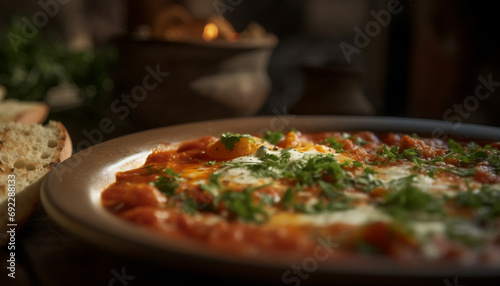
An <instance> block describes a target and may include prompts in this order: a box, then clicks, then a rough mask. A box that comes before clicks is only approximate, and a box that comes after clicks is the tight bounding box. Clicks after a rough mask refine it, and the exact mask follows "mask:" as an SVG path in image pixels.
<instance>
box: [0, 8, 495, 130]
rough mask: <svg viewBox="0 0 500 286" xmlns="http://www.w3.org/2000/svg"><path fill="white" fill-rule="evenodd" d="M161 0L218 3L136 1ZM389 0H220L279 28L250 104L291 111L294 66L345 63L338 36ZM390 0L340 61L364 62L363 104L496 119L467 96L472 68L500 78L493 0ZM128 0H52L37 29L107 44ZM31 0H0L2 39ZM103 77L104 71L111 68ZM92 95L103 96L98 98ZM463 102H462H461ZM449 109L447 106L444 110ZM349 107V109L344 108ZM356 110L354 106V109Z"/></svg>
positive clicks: (302, 80)
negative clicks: (365, 39) (262, 84)
mask: <svg viewBox="0 0 500 286" xmlns="http://www.w3.org/2000/svg"><path fill="white" fill-rule="evenodd" d="M4 2H7V1H4ZM62 2H63V3H64V1H62ZM132 2H133V1H132ZM160 2H163V3H165V5H167V4H171V3H179V4H181V5H184V6H185V7H187V8H188V9H189V10H190V11H191V12H192V13H193V14H194V15H199V16H200V17H203V16H207V15H211V14H214V13H215V12H216V10H215V8H214V7H215V6H214V5H215V3H217V1H206V0H205V1H194V0H191V1H166V0H165V1H159V0H148V1H141V5H143V6H148V5H151V6H154V5H157V6H158V5H159V4H158V3H160ZM219 2H220V3H224V2H223V1H219ZM388 2H391V1H385V0H374V1H367V0H355V1H345V0H311V1H303V0H274V1H264V0H254V1H244V0H243V1H229V2H227V3H226V4H227V5H234V7H232V8H233V9H232V10H227V11H225V13H224V15H223V16H224V17H225V18H226V19H227V20H228V21H230V22H231V23H232V24H233V25H234V27H235V29H236V30H238V31H241V30H243V29H244V28H245V27H246V25H247V24H248V23H250V22H252V21H254V22H258V23H259V24H261V25H262V26H264V27H265V28H266V29H267V30H268V31H269V32H271V33H274V34H276V35H277V36H278V37H279V45H278V46H277V47H276V48H275V49H274V51H273V56H272V57H271V59H270V61H269V67H268V72H269V76H270V78H271V80H272V89H271V91H270V93H269V97H268V100H267V103H266V104H265V105H264V106H263V107H262V109H261V111H260V112H259V114H271V113H272V110H273V109H274V108H278V109H279V110H288V112H290V110H293V106H294V104H296V103H297V102H298V100H299V99H300V98H301V97H306V96H311V95H310V94H309V93H307V90H306V89H305V86H306V84H307V82H306V81H307V77H306V76H307V74H306V72H307V71H305V70H304V69H303V68H302V67H301V65H302V64H304V63H307V62H308V61H309V62H312V61H314V64H320V65H327V64H329V65H334V66H341V65H346V64H348V63H347V60H346V57H345V56H344V54H343V53H342V51H341V49H340V43H348V44H350V45H351V46H355V43H354V40H355V37H356V28H359V29H360V30H362V31H366V30H365V29H366V27H367V25H369V23H370V22H373V21H375V20H376V19H375V17H374V15H373V14H374V13H379V12H380V11H382V10H387V5H388ZM395 3H400V4H399V6H398V7H400V9H401V10H402V11H401V12H400V13H397V14H392V15H391V19H390V21H389V22H388V25H386V26H385V27H381V26H379V28H380V31H379V32H378V33H377V34H376V36H374V37H370V43H369V44H368V45H367V46H366V47H363V48H361V49H360V52H359V53H354V54H352V57H351V59H352V61H351V62H350V63H349V64H348V65H349V66H356V67H360V68H361V70H362V71H363V72H362V74H361V76H362V81H361V82H360V84H361V88H362V91H363V93H364V96H365V97H366V99H367V101H368V102H369V104H370V105H371V106H372V107H373V110H370V111H368V112H366V111H365V113H366V114H368V115H371V114H376V115H388V116H404V117H419V118H431V119H439V120H450V118H451V119H453V120H455V121H459V120H460V121H462V122H469V123H479V124H486V125H494V126H500V120H498V119H499V114H498V112H497V109H498V107H499V106H500V105H499V99H498V90H497V89H496V88H494V90H493V92H492V96H490V97H488V98H487V99H484V100H478V101H477V100H476V101H474V100H473V99H472V101H471V99H470V98H469V101H467V100H466V98H467V97H468V96H474V95H475V88H476V87H477V86H478V85H479V84H481V82H480V81H479V80H478V77H479V76H482V77H484V78H488V76H490V77H491V78H492V80H493V81H497V80H498V81H500V75H498V67H499V55H498V52H497V51H498V41H499V39H498V32H497V29H498V27H499V25H498V23H497V20H496V19H495V15H494V11H495V9H493V6H492V4H490V3H489V2H486V1H465V0H462V1H451V0H449V1H429V0H419V1H396V2H395ZM235 4H236V5H235ZM129 5H130V4H129V3H128V2H126V1H118V0H106V1H96V0H87V1H81V0H79V1H77V0H73V1H69V2H68V3H67V4H60V5H59V8H60V11H59V13H57V14H56V15H55V16H54V17H50V19H49V21H48V23H47V24H46V25H45V26H43V27H41V28H40V29H39V30H40V31H39V32H40V34H41V35H43V36H42V37H45V34H47V33H49V32H52V31H55V32H56V33H57V34H58V35H60V36H61V37H62V39H63V41H64V43H66V44H67V45H68V46H69V47H71V48H73V49H74V50H78V49H80V50H82V49H92V50H94V49H97V50H98V49H102V48H103V47H109V46H112V41H111V39H113V37H116V36H118V35H123V34H127V33H130V32H132V31H133V30H134V28H136V27H137V24H138V21H139V20H138V19H140V17H141V13H146V12H144V11H138V10H131V9H129ZM40 7H41V6H40V5H39V4H38V3H36V2H35V1H15V2H14V1H9V2H8V3H2V9H1V10H0V19H1V20H0V21H1V22H0V27H1V28H2V30H3V31H4V32H3V33H2V35H3V36H4V37H2V38H3V39H2V42H3V46H4V49H5V48H8V47H9V44H8V41H6V37H5V36H6V33H7V31H8V28H9V22H10V21H11V20H12V18H13V17H14V16H15V15H26V17H27V18H28V19H32V18H31V17H32V16H33V15H34V13H35V12H36V11H39V10H40ZM145 11H146V10H145ZM149 13H150V14H151V12H149ZM372 24H373V23H372ZM379 24H380V23H379ZM11 60H12V59H11ZM123 60H126V59H120V58H119V56H118V57H117V59H116V61H123ZM102 61H103V62H104V63H106V62H105V60H102ZM110 68H111V66H110ZM7 72H8V70H7ZM338 76H340V77H341V76H347V75H346V74H341V75H338ZM110 78H111V79H113V78H112V73H110ZM0 84H1V83H0ZM332 84H334V83H333V82H332ZM326 87H327V86H326ZM353 88H354V87H353ZM326 92H327V91H326ZM347 94H349V92H347ZM9 95H10V93H8V94H7V96H8V97H9ZM99 96H100V97H101V98H105V97H106V96H109V95H108V94H102V95H97V96H96V97H99ZM332 96H333V95H332ZM344 96H345V95H344ZM338 100H339V101H341V100H342V96H340V95H339V96H338ZM96 102H98V103H96V104H102V105H103V106H106V105H105V104H103V103H102V102H101V101H99V100H97V101H96ZM475 103H478V104H475ZM464 104H468V105H467V106H464V107H463V108H462V109H461V111H460V110H459V109H458V107H456V105H464ZM97 107H99V106H97ZM466 107H468V109H464V108H466ZM450 109H451V112H450V111H448V110H450ZM447 111H448V116H446V112H447ZM356 112H357V111H356V110H355V109H354V110H353V111H352V112H350V113H351V114H356ZM297 113H298V112H297ZM321 113H326V114H341V113H342V111H339V110H336V109H335V108H333V107H332V108H331V110H330V111H329V110H325V111H321ZM348 113H349V112H348ZM358 114H360V115H363V111H359V112H358ZM453 115H458V116H455V117H453ZM143 128H147V126H143Z"/></svg>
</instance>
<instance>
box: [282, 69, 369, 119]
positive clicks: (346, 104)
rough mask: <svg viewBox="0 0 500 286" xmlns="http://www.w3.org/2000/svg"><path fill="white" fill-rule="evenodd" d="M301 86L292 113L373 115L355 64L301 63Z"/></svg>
mask: <svg viewBox="0 0 500 286" xmlns="http://www.w3.org/2000/svg"><path fill="white" fill-rule="evenodd" d="M301 69H302V71H303V72H304V78H305V87H304V92H303V94H302V95H301V97H300V99H299V100H298V101H297V102H296V103H295V105H294V106H293V107H292V108H291V110H290V112H291V113H293V114H311V115H375V109H374V107H373V106H372V104H371V103H370V102H369V101H368V99H367V98H366V96H365V94H364V91H363V69H362V68H361V67H359V66H356V65H347V64H335V63H322V64H303V65H301Z"/></svg>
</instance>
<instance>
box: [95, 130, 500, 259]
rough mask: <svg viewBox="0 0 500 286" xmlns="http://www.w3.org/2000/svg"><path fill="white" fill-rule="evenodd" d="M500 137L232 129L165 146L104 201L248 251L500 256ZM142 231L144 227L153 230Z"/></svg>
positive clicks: (170, 230) (170, 229)
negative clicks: (259, 132) (237, 131)
mask: <svg viewBox="0 0 500 286" xmlns="http://www.w3.org/2000/svg"><path fill="white" fill-rule="evenodd" d="M499 147H500V142H492V141H486V140H470V139H467V140H466V139H464V138H453V139H452V138H449V139H447V140H441V139H436V138H430V137H426V136H425V135H422V134H403V133H389V132H386V133H382V132H378V133H375V132H370V131H356V132H336V131H328V132H320V133H305V132H304V133H303V132H300V130H291V131H289V132H286V133H281V132H267V133H265V134H263V135H262V136H258V135H255V134H235V133H231V132H227V133H223V134H221V135H220V137H213V136H206V137H201V138H197V139H194V140H190V141H185V142H175V143H165V144H163V145H161V146H158V148H156V149H155V150H154V151H153V152H152V153H151V154H150V155H149V156H148V157H147V158H146V160H145V163H144V164H143V166H142V167H140V168H137V169H132V170H127V171H123V172H119V173H117V174H116V182H114V183H113V184H111V185H110V186H109V187H107V188H106V189H105V190H104V191H103V192H102V196H101V203H102V205H103V207H104V208H106V209H107V210H108V211H110V212H112V213H114V214H115V215H117V216H119V217H120V218H121V219H124V220H126V221H129V222H131V223H133V224H136V225H138V226H141V227H145V228H146V229H148V230H150V231H153V232H156V233H158V234H159V235H164V236H166V237H168V238H171V239H179V240H186V239H192V240H194V241H197V242H199V243H202V244H204V245H206V246H207V247H209V248H213V249H217V250H220V251H228V252H230V253H233V254H236V255H242V256H245V257H258V256H262V255H271V256H280V257H293V258H304V257H311V255H314V257H316V256H317V255H316V254H318V249H323V250H325V249H326V251H322V252H321V254H322V256H321V259H320V260H321V261H322V262H326V263H327V262H328V261H334V260H337V261H338V260H339V259H342V258H345V257H360V256H380V257H387V258H390V259H394V260H404V261H423V260H425V261H429V260H432V261H449V262H458V263H464V264H471V263H485V264H500V176H499V174H500V151H499ZM148 230H143V229H140V228H139V227H138V228H137V231H148Z"/></svg>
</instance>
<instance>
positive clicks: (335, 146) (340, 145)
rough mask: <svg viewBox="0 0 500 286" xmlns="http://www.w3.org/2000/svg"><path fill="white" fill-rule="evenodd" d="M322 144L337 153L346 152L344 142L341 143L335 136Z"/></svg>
mask: <svg viewBox="0 0 500 286" xmlns="http://www.w3.org/2000/svg"><path fill="white" fill-rule="evenodd" d="M320 144H323V145H327V146H329V147H331V148H333V149H335V151H337V152H345V151H344V149H343V148H344V145H345V144H344V143H342V142H339V140H338V139H337V138H335V137H333V136H332V137H329V138H326V139H325V140H323V141H322V142H321V143H320Z"/></svg>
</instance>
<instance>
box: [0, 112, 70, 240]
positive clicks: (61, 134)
mask: <svg viewBox="0 0 500 286" xmlns="http://www.w3.org/2000/svg"><path fill="white" fill-rule="evenodd" d="M54 123H55V124H54ZM8 124H9V125H5V126H7V127H6V128H3V131H5V132H4V133H5V134H6V135H4V136H6V137H10V138H11V140H14V141H15V140H17V139H18V138H14V139H12V136H15V135H13V134H14V133H15V132H14V130H13V129H15V128H19V130H17V132H20V130H22V131H23V132H26V130H25V129H23V128H27V130H29V127H30V125H32V124H24V123H19V122H16V123H8ZM33 125H34V124H33ZM37 125H39V124H37ZM0 127H2V125H1V124H0ZM54 127H56V128H57V131H58V134H57V136H58V137H57V145H56V146H53V148H55V150H54V152H55V153H54V154H53V155H52V157H51V158H50V164H47V162H46V161H47V160H45V161H42V160H41V159H40V162H36V164H35V163H33V162H31V161H30V160H28V159H26V157H27V156H28V155H27V152H26V150H24V149H23V148H22V146H25V145H22V144H20V147H19V149H20V150H12V149H10V150H7V151H5V150H2V144H0V151H2V152H0V175H2V174H3V176H0V177H3V178H5V180H7V178H8V175H9V174H14V172H15V169H16V168H15V164H14V166H11V164H12V162H11V164H6V163H4V162H2V155H3V156H7V155H9V156H13V154H14V155H15V158H16V160H21V161H22V160H24V159H26V161H29V162H30V163H33V164H34V165H35V166H38V168H40V169H39V172H40V173H39V174H38V177H36V178H33V176H31V177H30V175H29V174H30V173H29V172H30V171H25V170H20V171H19V173H18V174H17V175H16V178H15V180H16V196H15V222H14V223H15V224H17V225H16V226H15V227H14V228H15V230H16V233H17V232H18V231H19V230H21V229H22V228H23V226H24V225H25V224H26V222H27V221H28V220H29V218H30V217H31V216H32V214H33V212H34V211H35V210H36V209H37V207H38V206H39V205H40V187H41V185H42V182H43V180H44V179H45V177H46V176H47V174H48V173H49V172H50V171H51V170H52V169H53V168H54V165H55V164H57V163H60V162H62V161H64V160H66V159H67V158H69V157H70V156H71V155H72V152H73V146H72V142H71V137H70V135H69V133H68V131H67V129H66V127H65V126H64V125H63V124H62V123H61V122H49V123H48V124H47V125H45V126H44V128H54ZM9 128H10V129H9ZM0 130H2V128H0ZM8 133H11V134H8ZM19 136H20V135H19ZM1 139H2V138H1V136H0V143H2V141H1ZM35 139H40V142H45V141H44V140H49V138H35ZM19 140H20V138H19ZM31 143H32V144H35V142H31ZM38 144H40V143H38ZM42 144H44V143H42ZM49 147H50V146H49ZM4 149H6V148H4ZM21 149H23V150H21ZM4 152H8V154H3V153H4ZM42 163H43V164H42ZM31 172H35V171H31ZM23 180H25V182H28V184H22V183H21V181H23ZM19 185H22V187H20V188H21V189H18V186H19ZM0 192H2V194H0V195H2V196H0V198H3V199H2V200H1V201H0V247H4V246H6V245H7V244H8V242H9V239H10V235H9V236H7V237H4V235H5V234H7V231H8V230H9V229H10V226H7V224H8V223H10V222H9V218H10V216H9V215H8V207H9V204H8V203H9V201H8V199H7V198H8V196H7V182H6V181H5V182H4V181H3V180H2V182H0ZM4 192H5V193H4ZM10 202H11V203H12V201H10ZM10 206H12V205H10Z"/></svg>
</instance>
